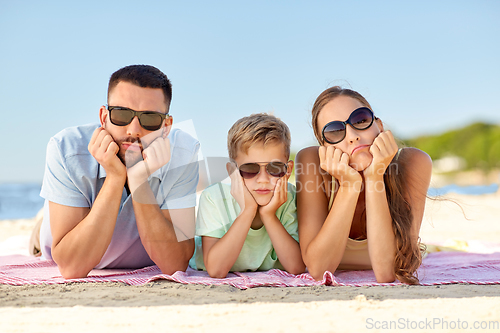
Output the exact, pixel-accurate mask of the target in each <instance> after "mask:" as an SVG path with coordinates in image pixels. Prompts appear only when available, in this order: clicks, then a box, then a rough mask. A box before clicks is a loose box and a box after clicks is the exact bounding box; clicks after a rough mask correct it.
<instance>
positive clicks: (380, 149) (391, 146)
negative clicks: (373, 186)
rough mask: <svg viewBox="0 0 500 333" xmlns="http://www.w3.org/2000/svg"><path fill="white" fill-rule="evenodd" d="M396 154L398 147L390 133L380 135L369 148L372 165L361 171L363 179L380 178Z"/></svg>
mask: <svg viewBox="0 0 500 333" xmlns="http://www.w3.org/2000/svg"><path fill="white" fill-rule="evenodd" d="M397 152H398V145H397V143H396V140H394V136H393V135H392V133H391V131H385V132H382V133H380V134H379V135H378V136H377V137H376V138H375V140H374V141H373V144H372V145H371V147H370V154H372V155H373V160H372V163H371V164H370V165H369V166H368V167H367V168H366V169H365V170H364V171H363V175H364V176H365V179H374V178H378V179H380V178H382V177H383V176H384V173H385V170H387V167H388V166H389V164H390V163H391V161H392V159H393V158H394V156H395V155H396V153H397Z"/></svg>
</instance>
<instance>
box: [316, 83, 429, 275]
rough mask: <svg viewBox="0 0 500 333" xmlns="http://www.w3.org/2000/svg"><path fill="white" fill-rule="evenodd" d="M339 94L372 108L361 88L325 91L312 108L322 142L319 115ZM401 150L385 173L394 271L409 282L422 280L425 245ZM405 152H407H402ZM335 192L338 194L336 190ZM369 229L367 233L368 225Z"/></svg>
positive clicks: (336, 87)
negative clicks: (415, 226)
mask: <svg viewBox="0 0 500 333" xmlns="http://www.w3.org/2000/svg"><path fill="white" fill-rule="evenodd" d="M339 96H347V97H351V98H354V99H356V100H358V101H359V102H360V103H361V104H363V105H364V106H366V107H368V108H370V109H372V108H371V106H370V104H369V103H368V101H367V100H366V99H365V98H364V97H363V96H362V95H361V94H359V93H358V92H356V91H354V90H351V89H344V88H341V87H339V86H335V87H331V88H329V89H327V90H325V91H323V92H322V93H321V94H320V95H319V96H318V98H317V99H316V102H315V103H314V106H313V108H312V127H313V130H314V135H315V136H316V139H317V140H318V142H319V144H321V145H322V144H324V142H323V138H322V136H321V129H320V128H319V127H318V115H319V113H320V112H321V110H322V109H323V107H324V106H325V105H326V104H328V102H330V101H331V100H333V99H334V98H336V97H339ZM399 155H400V154H397V155H396V156H395V157H394V159H393V160H392V162H391V164H390V165H389V167H388V168H387V170H386V171H385V174H384V183H385V188H386V196H387V202H388V205H389V211H390V213H391V218H392V229H393V231H394V235H395V239H396V256H395V258H394V275H395V276H396V278H397V279H398V280H399V281H401V282H403V283H407V284H419V280H418V276H417V269H418V268H419V267H420V265H421V263H422V253H423V251H425V246H424V245H423V244H421V243H420V238H419V237H418V235H413V231H412V223H413V214H412V209H411V206H410V204H409V203H408V201H407V199H406V198H407V197H408V186H409V184H408V176H409V175H408V174H407V170H408V168H407V167H406V163H405V159H404V156H399ZM401 155H403V154H401ZM331 195H334V194H333V193H332V194H331ZM364 227H365V233H366V225H365V226H364Z"/></svg>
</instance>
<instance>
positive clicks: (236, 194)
mask: <svg viewBox="0 0 500 333" xmlns="http://www.w3.org/2000/svg"><path fill="white" fill-rule="evenodd" d="M226 169H227V173H228V175H229V177H230V178H231V195H232V196H233V198H235V199H236V202H237V203H238V205H239V206H240V209H241V212H243V211H244V210H246V209H248V210H250V211H254V212H257V208H258V205H257V202H256V201H255V199H254V197H253V196H252V194H251V193H250V191H249V190H248V188H247V186H246V185H245V182H244V181H243V177H241V175H240V173H239V171H238V168H237V167H236V165H234V163H230V162H228V163H227V164H226Z"/></svg>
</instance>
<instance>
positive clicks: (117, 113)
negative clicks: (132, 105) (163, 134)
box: [108, 106, 168, 131]
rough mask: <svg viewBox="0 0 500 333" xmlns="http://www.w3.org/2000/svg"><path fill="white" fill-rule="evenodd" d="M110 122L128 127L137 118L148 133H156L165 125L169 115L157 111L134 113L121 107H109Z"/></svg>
mask: <svg viewBox="0 0 500 333" xmlns="http://www.w3.org/2000/svg"><path fill="white" fill-rule="evenodd" d="M108 111H109V120H110V121H111V123H112V124H113V125H116V126H126V125H128V124H130V123H131V122H132V120H133V119H134V117H135V116H137V118H138V119H139V123H140V124H141V126H142V128H144V129H145V130H148V131H156V130H159V129H160V128H161V126H162V125H163V120H164V119H165V118H166V117H167V116H168V114H165V113H161V112H155V111H134V110H132V109H129V108H124V107H121V106H108Z"/></svg>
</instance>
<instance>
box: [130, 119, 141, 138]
mask: <svg viewBox="0 0 500 333" xmlns="http://www.w3.org/2000/svg"><path fill="white" fill-rule="evenodd" d="M141 132H142V126H141V123H140V122H139V118H138V117H137V116H135V117H134V118H133V119H132V121H131V122H130V124H128V125H127V135H130V136H137V137H140V135H141Z"/></svg>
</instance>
